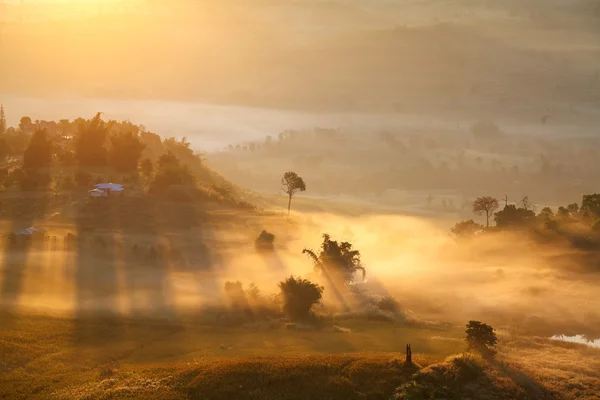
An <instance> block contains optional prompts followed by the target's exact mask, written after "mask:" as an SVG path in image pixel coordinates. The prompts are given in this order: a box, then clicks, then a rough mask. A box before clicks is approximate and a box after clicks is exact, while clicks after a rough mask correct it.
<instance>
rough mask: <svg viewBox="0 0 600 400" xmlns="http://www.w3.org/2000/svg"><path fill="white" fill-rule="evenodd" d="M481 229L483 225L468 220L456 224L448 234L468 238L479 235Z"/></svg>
mask: <svg viewBox="0 0 600 400" xmlns="http://www.w3.org/2000/svg"><path fill="white" fill-rule="evenodd" d="M483 229H484V227H483V225H481V224H478V223H477V222H475V221H473V220H472V219H468V220H466V221H461V222H458V223H457V224H456V225H454V227H453V228H451V229H450V232H452V234H453V235H454V236H456V237H458V238H468V237H473V236H475V235H478V234H480V233H481V232H482V231H483Z"/></svg>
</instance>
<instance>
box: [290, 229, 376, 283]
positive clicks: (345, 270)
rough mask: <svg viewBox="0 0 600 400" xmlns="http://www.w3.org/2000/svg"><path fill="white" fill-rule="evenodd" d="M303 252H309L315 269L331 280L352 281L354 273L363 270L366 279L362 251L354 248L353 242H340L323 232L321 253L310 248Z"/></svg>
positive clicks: (363, 276)
mask: <svg viewBox="0 0 600 400" xmlns="http://www.w3.org/2000/svg"><path fill="white" fill-rule="evenodd" d="M302 254H307V255H308V256H309V257H310V258H312V260H313V263H314V267H315V270H317V271H318V272H320V273H322V274H324V275H325V277H326V278H327V279H328V280H329V281H333V282H332V283H335V282H344V283H352V282H354V274H355V273H356V272H357V271H362V279H363V281H364V279H365V276H366V274H367V271H366V270H365V268H364V267H363V266H362V263H361V260H360V252H359V251H358V250H353V249H352V244H350V243H348V242H341V243H338V242H337V241H335V240H331V237H330V236H329V235H328V234H326V233H325V234H323V243H322V244H321V251H320V253H319V255H318V256H317V254H316V253H315V252H314V251H312V250H310V249H304V250H302Z"/></svg>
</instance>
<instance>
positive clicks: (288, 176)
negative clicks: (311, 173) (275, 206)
mask: <svg viewBox="0 0 600 400" xmlns="http://www.w3.org/2000/svg"><path fill="white" fill-rule="evenodd" d="M281 185H282V186H283V191H284V192H286V193H287V195H288V196H289V201H288V215H290V210H291V208H292V197H294V195H295V194H296V193H297V192H304V191H305V190H306V184H304V180H303V179H302V178H301V177H299V176H298V174H297V173H295V172H291V171H290V172H286V173H285V174H283V178H281Z"/></svg>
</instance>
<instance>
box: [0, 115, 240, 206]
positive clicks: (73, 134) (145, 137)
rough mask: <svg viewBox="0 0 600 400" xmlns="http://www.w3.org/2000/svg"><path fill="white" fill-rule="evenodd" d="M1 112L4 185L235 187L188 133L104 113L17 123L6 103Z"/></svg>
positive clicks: (225, 191)
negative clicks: (156, 129) (169, 132)
mask: <svg viewBox="0 0 600 400" xmlns="http://www.w3.org/2000/svg"><path fill="white" fill-rule="evenodd" d="M0 117H1V118H0V160H3V161H4V163H5V165H4V166H3V167H2V168H0V185H1V186H3V187H5V188H8V187H11V186H13V185H18V186H20V188H21V189H25V190H33V189H44V188H48V187H49V186H50V185H51V183H53V182H54V184H55V186H56V187H60V188H63V189H71V188H74V187H76V186H81V187H88V186H89V185H91V184H93V183H96V182H99V181H120V182H121V183H126V184H129V185H131V186H141V187H143V186H145V187H146V189H147V190H148V191H149V192H150V193H153V194H161V193H166V192H167V191H169V190H171V189H172V188H173V187H174V186H177V187H180V188H181V187H187V188H194V187H195V186H196V184H197V183H201V184H203V185H206V186H207V187H211V188H213V191H214V192H215V193H221V195H228V196H231V193H229V192H230V191H231V187H229V186H227V185H226V181H225V180H224V179H223V178H222V177H220V176H219V175H217V174H216V173H214V172H213V171H212V170H211V169H209V168H208V167H207V166H206V165H205V164H204V162H203V159H202V157H201V154H198V153H196V152H194V151H193V150H192V148H191V146H190V143H189V142H188V141H187V140H186V139H185V138H183V139H181V140H177V139H175V138H174V137H171V138H165V139H163V138H161V137H160V136H159V135H157V134H156V133H152V132H149V131H148V130H146V129H145V128H144V127H143V126H138V125H134V124H132V123H131V122H129V121H121V122H119V121H114V120H108V121H105V120H103V119H102V116H101V114H100V113H98V114H96V115H95V116H94V117H93V118H91V119H84V118H77V119H75V120H72V121H70V120H66V119H62V120H60V121H58V122H55V121H32V120H31V118H29V117H23V118H21V119H20V122H19V125H18V126H16V127H8V126H7V125H6V120H5V117H4V109H3V108H0ZM187 192H189V190H187ZM186 196H187V197H189V193H188V194H187V195H184V196H183V197H186ZM179 197H181V196H179ZM222 197H223V196H222Z"/></svg>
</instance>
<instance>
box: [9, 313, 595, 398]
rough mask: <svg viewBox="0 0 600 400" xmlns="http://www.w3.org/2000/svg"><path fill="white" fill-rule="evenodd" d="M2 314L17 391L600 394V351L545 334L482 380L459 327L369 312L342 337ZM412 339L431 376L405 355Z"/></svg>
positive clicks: (77, 394) (68, 394) (509, 350)
mask: <svg viewBox="0 0 600 400" xmlns="http://www.w3.org/2000/svg"><path fill="white" fill-rule="evenodd" d="M0 317H1V318H0V372H1V373H0V398H6V399H73V400H75V399H78V400H79V399H125V398H128V399H129V398H134V399H257V400H259V399H260V400H263V399H307V398H311V399H389V398H390V396H391V395H392V394H393V393H394V391H395V389H396V388H397V387H399V386H400V387H402V388H406V387H408V386H407V385H409V386H410V385H413V383H412V382H413V380H416V381H417V382H421V384H425V383H427V384H430V385H431V384H438V383H440V382H442V383H441V384H442V386H444V385H445V386H446V387H447V388H451V389H452V390H454V391H453V392H452V391H451V392H448V393H454V394H457V393H458V394H457V395H458V396H459V397H446V398H447V399H452V398H461V399H462V398H465V397H464V396H467V395H470V396H471V398H490V399H492V398H517V399H544V398H566V399H588V400H591V399H598V393H600V350H598V349H592V348H588V347H586V346H583V345H578V344H571V343H563V342H557V341H551V340H547V339H542V338H524V337H510V336H506V337H503V338H502V341H501V343H502V344H501V347H500V349H499V350H500V351H499V357H498V360H496V361H494V362H489V363H488V362H485V361H483V360H481V359H476V360H475V366H474V367H473V368H474V370H475V372H476V373H477V374H479V375H477V374H476V375H475V376H473V375H472V374H471V375H469V374H470V373H471V372H469V368H470V367H469V365H471V364H469V362H468V360H467V362H461V360H458V361H455V360H456V358H448V359H447V360H446V361H444V359H446V358H447V357H448V356H449V355H451V354H455V353H457V352H460V351H462V349H463V348H464V344H463V343H462V341H461V340H460V336H461V333H460V332H459V331H454V330H451V331H441V330H432V329H425V328H418V327H412V328H411V327H407V326H402V325H396V324H393V323H389V322H375V321H364V320H362V321H361V320H346V321H343V326H344V327H347V328H350V332H346V333H338V332H335V331H334V329H329V328H327V329H323V330H321V331H288V330H285V329H284V328H283V327H276V328H273V327H267V326H264V327H261V326H260V324H254V325H252V326H238V327H223V326H218V325H202V324H199V323H197V322H194V321H193V320H187V321H184V320H181V321H179V322H173V321H160V320H141V319H140V320H122V319H116V318H114V317H106V318H100V317H95V318H86V317H82V318H64V317H50V316H33V315H14V314H12V315H9V314H2V315H0ZM330 328H333V327H330ZM406 343H411V344H412V345H413V349H415V351H416V352H417V353H415V354H414V356H413V359H414V361H415V362H416V363H417V364H418V365H419V366H420V367H421V368H423V369H422V370H421V372H420V373H419V374H420V375H422V376H423V378H418V376H420V375H417V377H413V376H412V374H413V372H414V371H413V370H410V369H406V368H404V367H403V366H402V363H401V362H398V361H403V349H404V345H405V344H406ZM460 358H462V357H459V359H460ZM465 368H467V369H466V370H465ZM465 371H466V372H465ZM478 371H479V372H478ZM432 374H433V375H432ZM480 375H481V376H480ZM465 379H466V380H465ZM469 385H470V386H469ZM474 390H475V392H473V391H474ZM477 391H478V392H477ZM473 393H479V394H480V395H477V396H473ZM400 394H402V392H399V396H400ZM463 395H464V396H463ZM460 396H463V397H460ZM486 396H488V397H486ZM494 396H496V397H494ZM498 396H505V397H498ZM506 396H508V397H506ZM400 398H407V399H408V398H411V397H400ZM412 398H413V399H419V398H427V397H412Z"/></svg>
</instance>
